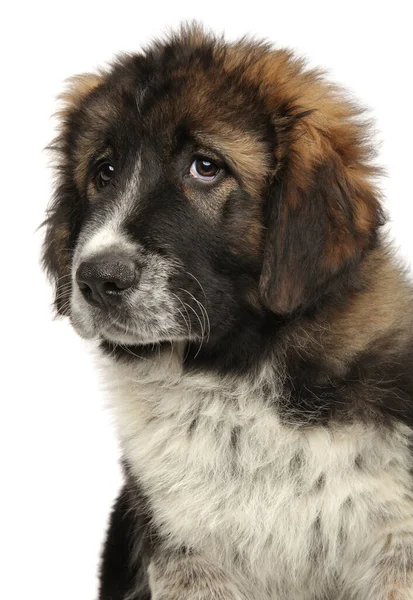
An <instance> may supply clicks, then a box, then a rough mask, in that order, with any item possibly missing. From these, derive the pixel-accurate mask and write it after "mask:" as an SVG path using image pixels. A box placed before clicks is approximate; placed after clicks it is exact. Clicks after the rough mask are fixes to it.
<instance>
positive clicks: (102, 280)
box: [76, 254, 138, 308]
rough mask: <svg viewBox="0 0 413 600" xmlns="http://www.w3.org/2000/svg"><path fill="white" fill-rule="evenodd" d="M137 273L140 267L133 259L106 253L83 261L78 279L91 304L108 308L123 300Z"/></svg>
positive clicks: (135, 279) (77, 274) (85, 296)
mask: <svg viewBox="0 0 413 600" xmlns="http://www.w3.org/2000/svg"><path fill="white" fill-rule="evenodd" d="M137 275H138V268H137V265H136V263H135V262H134V261H133V260H132V259H130V258H128V257H125V256H119V255H115V254H109V255H108V254H105V255H100V256H97V257H95V258H92V259H91V260H88V261H85V262H82V263H81V264H80V265H79V268H78V270H77V272H76V280H77V283H78V286H79V288H80V290H81V292H82V294H83V296H84V298H85V299H86V300H87V301H88V302H89V303H90V304H94V305H95V306H100V307H102V308H108V307H110V306H115V305H117V304H119V303H120V302H121V300H122V297H123V293H124V291H125V290H127V289H129V288H130V287H131V286H132V285H133V284H134V283H135V282H136V281H137Z"/></svg>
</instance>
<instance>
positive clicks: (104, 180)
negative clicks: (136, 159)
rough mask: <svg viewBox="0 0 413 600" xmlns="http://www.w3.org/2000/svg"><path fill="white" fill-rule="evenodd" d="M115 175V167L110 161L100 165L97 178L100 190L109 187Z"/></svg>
mask: <svg viewBox="0 0 413 600" xmlns="http://www.w3.org/2000/svg"><path fill="white" fill-rule="evenodd" d="M114 174H115V167H114V166H113V165H112V164H111V163H110V162H108V161H105V162H103V163H101V164H100V165H99V169H98V172H97V176H96V185H97V187H98V188H103V187H105V185H107V184H108V183H109V182H110V180H111V179H112V177H113V176H114Z"/></svg>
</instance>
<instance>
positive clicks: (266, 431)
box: [104, 347, 413, 600]
mask: <svg viewBox="0 0 413 600" xmlns="http://www.w3.org/2000/svg"><path fill="white" fill-rule="evenodd" d="M181 352H182V349H180V348H179V347H178V348H174V349H173V351H172V352H171V351H167V350H164V351H163V353H162V354H161V355H160V356H157V357H156V358H153V359H151V360H148V361H144V362H143V363H142V364H140V365H134V366H132V365H123V366H122V365H113V364H108V365H105V370H104V372H105V376H106V378H107V380H108V383H109V386H110V387H111V391H112V395H113V409H114V413H115V415H116V419H117V424H118V431H119V435H120V439H121V441H122V447H123V450H124V455H125V457H126V458H127V460H128V462H129V464H130V465H131V468H132V471H133V473H134V474H135V476H136V477H137V478H138V480H139V481H140V482H141V485H142V486H143V488H144V489H145V490H146V493H147V494H148V496H149V497H150V499H151V506H152V510H153V519H154V522H155V524H156V527H157V529H158V530H159V532H160V534H161V537H162V539H163V546H164V553H165V555H166V556H168V554H169V553H170V554H171V556H174V554H175V553H178V552H179V550H180V548H181V547H183V546H186V547H189V548H191V551H192V553H195V554H196V555H197V556H198V555H199V556H201V557H203V559H206V560H207V562H208V563H209V564H211V569H212V572H211V577H212V578H214V577H216V575H214V570H215V569H217V570H218V572H220V569H221V568H222V567H224V569H225V571H226V572H227V573H228V574H229V575H228V576H229V577H230V578H231V581H232V580H234V581H236V582H237V581H238V583H239V586H240V587H239V590H238V592H237V594H238V595H237V594H236V595H235V596H232V595H231V594H229V595H228V596H226V595H222V593H218V591H217V594H216V595H212V596H210V597H213V598H217V599H218V598H221V597H222V598H224V597H225V598H232V597H234V598H238V597H239V598H247V597H249V598H251V596H245V589H248V583H247V582H251V581H254V586H253V589H254V596H253V597H254V598H255V599H257V600H259V599H261V598H262V599H263V600H264V599H267V598H271V599H272V600H278V598H280V599H285V598H288V599H290V598H291V599H294V600H319V599H321V598H334V599H336V598H337V599H338V598H340V599H341V598H343V600H344V599H346V600H347V599H348V600H350V599H352V598H355V599H356V598H357V599H362V598H363V599H365V600H381V599H383V600H389V598H390V596H389V594H390V590H391V589H393V580H392V577H393V576H394V579H398V578H400V577H402V576H403V577H404V576H405V573H403V569H401V570H400V567H401V565H402V564H407V563H409V561H410V558H411V554H412V552H413V514H412V487H411V485H412V484H411V476H410V466H411V455H410V452H409V444H410V443H411V438H412V434H411V431H410V430H409V429H408V428H407V427H406V426H404V425H398V426H396V427H395V428H394V429H393V430H391V431H386V430H383V429H382V428H379V427H377V426H375V425H372V424H369V425H368V424H362V423H353V424H330V426H326V427H315V428H309V429H307V428H304V429H303V428H301V427H291V426H286V425H285V424H283V423H281V421H280V418H279V417H278V415H277V412H276V411H274V406H273V404H272V403H271V404H270V403H268V402H267V401H266V400H265V395H264V392H263V390H264V389H265V390H266V392H265V393H266V394H267V395H268V389H269V388H270V389H271V391H272V393H271V394H270V395H271V397H274V395H275V396H277V395H278V402H279V403H282V402H283V398H282V396H280V395H279V394H280V390H281V389H282V386H281V385H280V383H281V382H282V370H280V371H279V372H277V369H276V364H275V365H274V363H273V364H272V365H267V366H265V367H263V369H262V370H261V372H260V374H259V376H258V377H257V378H256V379H255V380H253V381H251V380H248V379H245V380H243V379H240V378H237V379H232V378H230V377H228V378H222V379H219V378H216V377H208V376H206V375H203V374H194V375H184V374H183V373H182V369H181V359H182V355H181ZM392 549H394V551H397V552H398V553H400V554H401V555H403V557H401V558H402V560H401V562H400V565H399V564H397V563H396V565H393V567H392V568H393V571H394V572H393V573H391V572H389V571H387V570H384V571H383V573H382V571H381V565H383V564H385V562H386V557H387V556H391V554H392ZM173 560H176V561H177V566H176V572H175V577H177V578H179V577H180V576H181V575H180V573H179V571H180V569H179V564H182V561H183V559H182V557H181V556H179V557H178V558H175V559H173ZM192 560H193V558H192V557H190V558H189V561H192ZM188 568H190V567H189V566H188ZM204 568H205V567H204ZM409 568H410V566H409ZM168 569H169V570H168V571H167V572H170V571H171V569H172V567H168ZM399 570H400V572H399ZM157 572H158V571H157V570H156V569H155V567H153V574H152V580H156V577H157V575H156V573H157ZM161 572H162V573H163V577H164V578H165V577H166V575H165V573H164V572H163V571H162V570H161ZM241 574H242V575H241ZM409 577H411V575H409ZM386 579H388V580H389V582H388V583H386ZM194 580H195V581H196V577H195V576H194ZM373 582H376V584H375V587H372V585H373ZM159 585H160V587H161V588H162V589H163V588H164V587H165V586H166V588H167V589H168V586H167V582H165V581H163V582H162V584H159ZM176 586H177V583H176V582H175V581H174V579H173V578H172V579H171V593H170V594H169V593H168V594H166V592H162V593H161V592H159V595H157V594H155V596H154V598H156V599H157V598H159V599H160V598H168V599H169V600H171V598H173V599H175V595H174V593H172V591H173V589H175V588H176ZM211 586H212V584H211ZM212 587H213V586H212ZM243 590H244V591H243ZM340 590H345V591H344V592H343V591H341V592H340ZM231 593H232V592H231ZM178 597H180V598H181V599H182V598H187V597H188V599H189V598H197V599H198V598H199V599H201V598H204V596H203V595H202V594H199V595H198V593H197V592H195V591H194V590H192V589H191V590H190V591H189V592H188V596H186V595H185V593H184V592H183V590H181V589H179V594H177V595H176V598H177V599H178ZM399 597H400V599H401V598H404V596H397V598H399ZM405 597H406V598H410V597H411V596H405Z"/></svg>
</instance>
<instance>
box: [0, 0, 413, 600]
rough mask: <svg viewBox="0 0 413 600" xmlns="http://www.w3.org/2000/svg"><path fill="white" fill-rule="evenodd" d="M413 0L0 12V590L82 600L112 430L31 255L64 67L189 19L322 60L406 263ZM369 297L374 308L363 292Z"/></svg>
mask: <svg viewBox="0 0 413 600" xmlns="http://www.w3.org/2000/svg"><path fill="white" fill-rule="evenodd" d="M409 4H410V3H409V2H407V0H406V1H404V2H402V1H401V2H398V1H392V2H379V1H376V2H367V1H364V2H363V1H362V0H359V1H358V2H351V1H349V0H346V1H340V2H334V1H333V0H329V1H328V2H320V1H316V0H306V1H295V2H294V1H288V0H282V1H280V2H276V1H272V2H271V3H265V2H262V1H259V0H254V1H253V2H251V3H246V4H245V5H243V7H242V6H241V4H238V3H237V4H235V3H232V2H228V3H225V2H224V0H222V1H220V2H215V1H209V2H208V1H207V0H202V1H201V2H199V1H196V0H191V2H183V1H179V0H175V1H172V2H168V3H165V4H162V3H157V2H150V1H148V2H145V3H140V2H138V1H136V2H124V1H120V0H117V1H116V2H103V1H101V2H96V1H93V2H86V1H83V2H78V1H75V0H72V1H71V2H64V3H61V2H58V1H57V0H55V2H53V3H52V2H40V1H37V2H23V3H19V2H13V3H11V2H9V3H8V6H7V7H5V6H3V8H2V12H1V14H0V19H1V32H0V44H1V53H0V60H1V73H0V81H1V92H0V103H1V113H0V123H1V125H0V132H1V133H0V136H1V137H0V153H1V156H0V158H1V161H0V176H1V184H0V190H1V207H0V219H1V220H0V243H1V252H0V257H1V271H0V273H1V276H2V280H1V294H0V302H1V312H0V319H1V330H0V331H1V333H0V336H1V338H0V339H1V346H0V348H1V352H2V360H1V362H0V365H1V371H2V372H1V387H0V390H1V405H0V406H1V417H0V445H1V448H0V460H1V478H0V486H1V490H0V503H1V507H0V553H1V556H0V596H1V598H2V599H4V600H14V599H19V600H29V599H30V600H35V599H37V598H39V599H41V600H66V599H67V600H93V599H94V598H96V567H97V561H98V556H99V552H100V545H101V542H102V539H103V534H104V529H105V526H106V519H107V516H108V512H109V508H110V505H111V503H112V501H113V499H114V497H115V495H116V492H117V490H118V487H119V485H120V481H121V478H120V472H119V468H118V464H117V460H118V455H117V445H116V441H115V436H114V432H113V429H112V426H111V419H110V415H109V414H108V412H107V411H106V410H105V409H104V390H102V389H101V387H100V383H99V375H98V372H97V370H96V369H95V367H94V365H93V359H92V358H91V353H90V351H89V349H88V347H87V345H86V344H85V343H84V342H82V341H81V340H80V339H78V338H77V337H76V335H75V334H74V333H73V332H72V331H71V329H70V327H69V325H68V323H66V322H65V321H53V320H52V313H51V310H50V303H51V290H50V289H49V287H48V285H47V283H46V281H45V279H44V276H43V274H42V273H41V272H40V267H39V248H40V243H41V238H42V232H36V231H35V230H36V227H37V226H38V225H39V223H40V222H41V221H42V219H43V216H44V211H45V208H46V205H47V202H48V200H49V198H50V194H51V173H50V170H48V169H47V155H46V153H45V152H43V151H42V149H43V148H44V147H45V146H46V144H47V143H48V142H49V141H50V139H51V137H52V135H53V127H54V122H53V120H52V119H51V115H52V113H53V112H54V111H55V109H56V102H55V97H56V95H57V94H58V93H59V92H60V91H61V89H62V82H63V80H64V79H65V78H66V77H68V76H70V75H72V74H74V73H80V72H83V71H90V70H93V69H94V68H95V67H97V66H98V65H102V64H104V63H105V61H107V60H110V59H111V57H112V56H113V54H114V53H116V52H119V51H121V50H127V51H133V50H138V49H139V47H140V46H141V45H142V44H145V43H147V42H148V41H149V40H150V39H151V38H152V37H156V36H159V35H161V34H162V33H163V32H164V31H165V30H166V29H167V28H168V27H170V26H175V25H176V24H178V23H179V21H181V20H184V19H192V18H197V19H198V20H201V21H203V22H204V23H205V24H207V25H209V26H211V27H212V28H213V29H214V30H216V31H218V32H222V31H225V32H226V34H227V36H228V38H230V39H231V38H235V37H237V36H239V35H242V34H244V33H252V34H256V35H258V36H262V37H267V38H269V39H271V40H273V41H275V42H276V43H277V44H278V45H286V46H290V47H292V48H294V49H296V50H297V51H298V52H299V53H300V54H305V55H306V56H308V58H309V60H310V63H311V64H312V65H321V66H324V67H326V68H327V69H328V70H329V71H330V73H331V76H332V77H333V79H335V80H336V81H338V82H340V83H342V84H344V85H346V86H347V87H348V88H350V89H351V90H352V91H353V92H354V93H355V94H356V96H358V97H359V98H360V99H361V101H362V102H363V103H364V104H366V105H367V106H369V107H370V108H371V110H372V115H373V116H374V118H375V120H376V123H377V129H378V132H379V134H378V139H379V140H380V141H381V150H380V162H381V164H383V165H384V166H385V168H386V169H387V172H388V178H387V179H385V180H384V181H383V190H384V192H385V195H386V197H387V200H386V205H387V208H388V211H389V213H390V216H391V224H390V228H391V232H392V236H393V237H394V238H395V240H396V242H397V245H398V246H399V248H400V254H401V255H402V256H403V257H404V260H406V261H407V262H409V263H410V264H412V263H413V240H412V233H411V232H412V226H411V220H412V217H413V209H412V189H411V181H412V160H413V156H412V152H411V145H412V143H413V125H412V121H413V107H412V90H411V87H410V86H411V73H412V58H413V57H412V48H413V41H412V35H411V17H410V15H409V14H408V13H409V9H408V6H409ZM372 310H374V307H372Z"/></svg>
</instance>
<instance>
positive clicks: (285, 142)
mask: <svg viewBox="0 0 413 600" xmlns="http://www.w3.org/2000/svg"><path fill="white" fill-rule="evenodd" d="M63 100H64V107H63V110H62V111H61V113H60V122H61V129H60V133H59V135H58V137H57V139H56V140H55V142H54V144H53V146H52V147H53V148H54V150H55V152H56V153H57V157H58V165H57V176H58V179H57V186H56V194H55V198H54V202H53V204H52V206H51V208H50V211H49V215H48V218H47V221H46V223H47V233H46V240H45V246H44V264H45V267H46V269H47V271H48V272H49V274H50V275H51V276H52V277H53V278H54V280H55V283H56V288H57V295H56V307H57V310H58V311H59V312H60V313H61V314H69V315H70V317H71V320H72V322H73V325H74V326H75V328H76V330H77V331H78V332H79V333H80V334H81V335H83V336H85V337H101V338H103V339H106V340H109V341H112V342H118V343H121V344H148V343H152V342H158V341H164V340H199V339H201V338H205V337H207V336H211V339H213V338H218V337H219V336H221V335H222V334H223V333H225V332H228V330H229V328H231V327H234V326H236V324H237V323H240V322H242V315H246V314H248V315H257V316H258V317H259V315H263V314H266V313H267V314H268V313H269V312H271V313H278V314H283V315H286V314H290V313H294V312H295V311H297V310H306V309H307V308H308V307H310V306H312V305H313V304H314V303H315V302H317V301H318V300H319V299H320V298H322V297H323V296H326V295H328V294H331V293H333V292H334V289H336V287H337V286H338V285H339V284H340V282H341V281H343V278H345V277H347V276H348V273H349V272H350V271H351V270H353V269H355V268H357V265H358V264H359V262H360V260H361V258H362V256H363V254H364V253H365V252H366V250H368V249H369V248H371V247H372V246H373V245H374V243H375V239H376V232H377V228H378V226H379V225H380V224H381V221H382V214H381V210H380V206H379V202H378V197H377V192H376V190H375V188H374V184H373V183H372V179H373V178H374V176H375V175H376V171H375V168H374V167H373V166H371V163H370V158H371V149H370V146H369V144H368V140H367V138H366V133H367V130H366V125H365V124H363V123H362V122H361V121H360V111H359V110H358V109H357V108H356V107H355V106H354V105H353V104H352V103H350V102H349V101H348V100H347V99H346V98H344V97H343V94H342V93H341V92H340V90H338V89H337V88H335V87H334V86H332V85H330V84H328V83H327V82H326V81H325V79H324V78H323V76H322V75H321V74H320V73H319V72H316V71H308V70H305V66H304V65H303V63H302V61H301V60H297V59H296V58H294V57H293V56H292V55H291V54H290V53H289V52H286V51H282V50H273V49H272V48H271V47H270V46H268V45H265V44H257V43H255V42H251V41H245V40H242V41H240V42H237V43H233V44H226V43H224V42H223V41H222V40H217V39H214V38H212V37H211V36H209V35H205V34H204V33H203V32H202V31H201V30H200V29H199V28H197V27H193V28H189V29H184V30H183V31H182V32H180V34H179V35H177V36H174V37H172V38H170V39H169V40H168V41H167V42H166V43H162V44H161V43H155V44H154V45H153V46H152V47H151V48H150V49H148V50H147V51H146V52H144V53H142V54H137V55H131V56H125V57H122V58H120V59H119V60H118V61H117V62H116V63H115V64H114V65H113V66H112V67H111V68H110V69H109V70H108V71H106V72H101V73H99V74H96V75H83V76H79V77H75V78H73V80H72V81H71V82H70V84H69V88H68V90H67V91H66V93H65V94H64V95H63Z"/></svg>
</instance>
